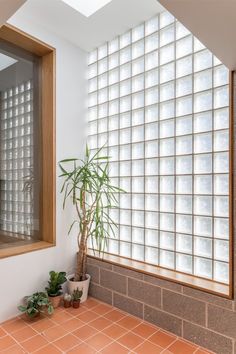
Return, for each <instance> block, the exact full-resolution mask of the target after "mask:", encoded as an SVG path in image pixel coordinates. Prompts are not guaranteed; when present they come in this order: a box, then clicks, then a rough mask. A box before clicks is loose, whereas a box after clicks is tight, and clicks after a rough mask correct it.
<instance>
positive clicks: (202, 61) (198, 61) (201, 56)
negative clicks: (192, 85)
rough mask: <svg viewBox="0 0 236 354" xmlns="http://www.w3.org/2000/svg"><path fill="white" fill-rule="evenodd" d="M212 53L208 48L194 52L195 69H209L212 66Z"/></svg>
mask: <svg viewBox="0 0 236 354" xmlns="http://www.w3.org/2000/svg"><path fill="white" fill-rule="evenodd" d="M212 59H213V57H212V53H211V52H210V51H209V50H208V49H206V50H204V51H201V52H198V53H195V54H194V71H195V72H196V71H200V70H204V69H208V68H210V67H211V66H212V64H213V62H212Z"/></svg>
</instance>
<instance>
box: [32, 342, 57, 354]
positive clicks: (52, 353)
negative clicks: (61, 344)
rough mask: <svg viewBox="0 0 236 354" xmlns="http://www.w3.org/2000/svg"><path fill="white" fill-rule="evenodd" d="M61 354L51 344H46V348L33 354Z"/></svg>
mask: <svg viewBox="0 0 236 354" xmlns="http://www.w3.org/2000/svg"><path fill="white" fill-rule="evenodd" d="M36 353H37V354H61V353H62V351H61V350H60V349H58V348H56V347H55V346H54V345H53V344H48V345H46V347H42V348H41V349H39V350H37V351H36V352H35V354H36Z"/></svg>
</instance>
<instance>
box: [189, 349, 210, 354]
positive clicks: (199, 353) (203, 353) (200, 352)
mask: <svg viewBox="0 0 236 354" xmlns="http://www.w3.org/2000/svg"><path fill="white" fill-rule="evenodd" d="M194 354H214V353H213V352H210V351H209V350H206V349H198V350H197V351H196V352H194Z"/></svg>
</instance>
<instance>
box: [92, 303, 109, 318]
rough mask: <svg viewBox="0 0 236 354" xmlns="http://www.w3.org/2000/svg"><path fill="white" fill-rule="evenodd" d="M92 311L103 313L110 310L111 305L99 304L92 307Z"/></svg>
mask: <svg viewBox="0 0 236 354" xmlns="http://www.w3.org/2000/svg"><path fill="white" fill-rule="evenodd" d="M93 311H94V312H96V313H98V314H99V315H105V314H106V313H108V312H110V311H112V307H111V306H109V305H105V304H100V305H98V306H96V307H94V308H93Z"/></svg>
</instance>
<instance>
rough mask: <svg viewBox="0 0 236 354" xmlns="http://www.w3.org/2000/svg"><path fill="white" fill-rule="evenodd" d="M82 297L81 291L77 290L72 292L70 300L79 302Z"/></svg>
mask: <svg viewBox="0 0 236 354" xmlns="http://www.w3.org/2000/svg"><path fill="white" fill-rule="evenodd" d="M82 295H83V290H79V288H77V289H75V290H74V291H73V294H72V300H73V301H79V300H80V299H81V296H82Z"/></svg>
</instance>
